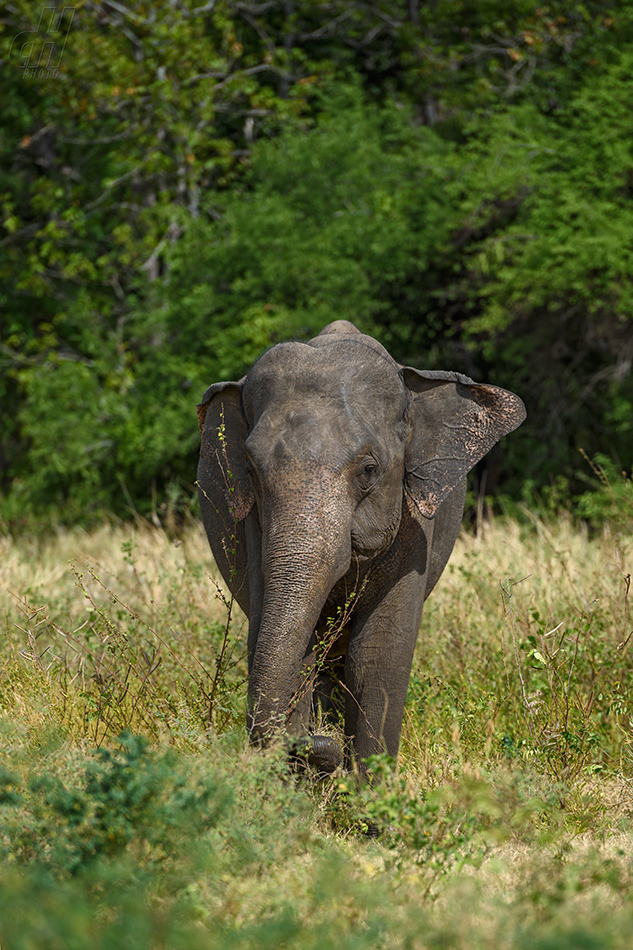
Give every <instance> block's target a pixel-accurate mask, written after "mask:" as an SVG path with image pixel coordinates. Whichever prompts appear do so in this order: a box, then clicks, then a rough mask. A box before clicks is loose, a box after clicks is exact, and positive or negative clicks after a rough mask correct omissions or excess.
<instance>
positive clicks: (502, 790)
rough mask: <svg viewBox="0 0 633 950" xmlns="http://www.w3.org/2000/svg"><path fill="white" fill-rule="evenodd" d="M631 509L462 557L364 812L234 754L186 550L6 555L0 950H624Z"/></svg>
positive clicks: (357, 793)
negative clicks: (616, 517) (604, 524)
mask: <svg viewBox="0 0 633 950" xmlns="http://www.w3.org/2000/svg"><path fill="white" fill-rule="evenodd" d="M631 488H633V486H631V485H629V489H628V494H627V496H626V497H627V499H628V505H624V506H621V507H620V512H621V514H625V516H626V519H627V520H626V522H625V523H624V524H623V528H624V530H623V531H622V533H620V531H618V529H617V528H616V527H615V526H611V527H609V528H608V530H605V531H604V532H603V533H602V534H600V535H597V536H596V537H594V538H592V539H590V538H588V537H587V532H586V531H585V530H581V529H579V528H576V527H573V525H572V523H571V521H570V520H569V519H568V520H565V519H559V520H558V521H557V522H555V521H543V520H540V519H538V518H535V519H534V521H533V524H532V526H531V527H528V525H526V524H524V525H523V526H521V527H519V525H518V524H517V523H516V522H514V521H508V522H501V521H493V522H492V523H488V524H486V526H485V528H484V530H483V533H481V532H480V534H479V535H478V536H477V537H475V536H473V535H467V534H464V535H463V536H462V537H460V539H459V541H458V544H457V548H456V551H455V554H454V557H453V559H452V561H451V564H450V566H449V568H448V570H447V572H446V574H445V576H444V577H443V578H442V580H441V581H440V584H439V585H438V588H437V590H436V591H434V593H433V596H432V598H431V599H430V600H429V602H428V604H427V610H426V616H425V619H424V622H423V629H422V633H421V637H420V642H419V647H418V653H417V656H416V659H415V662H414V668H413V676H412V680H411V686H410V690H409V696H408V700H407V707H406V715H405V725H404V734H403V744H402V751H401V757H400V770H399V771H394V769H393V768H392V766H391V764H390V763H389V762H388V761H387V760H386V759H383V758H380V757H379V758H377V759H375V760H374V762H373V771H374V776H375V777H374V783H373V785H372V786H369V787H365V788H362V789H360V790H359V789H356V787H355V785H354V782H353V779H352V778H351V777H350V776H345V775H342V774H340V775H335V776H333V777H331V778H329V779H327V780H325V781H322V780H319V779H318V778H317V777H315V776H313V775H311V774H310V773H308V774H303V775H296V774H293V773H291V772H290V771H289V769H288V763H287V760H286V757H285V754H284V750H283V749H282V748H280V749H277V750H271V751H270V752H269V753H268V754H264V753H262V752H254V751H249V750H248V749H247V739H246V731H245V728H244V706H245V696H244V694H245V659H244V651H245V628H244V624H243V618H241V616H240V615H239V611H237V612H236V613H235V616H234V623H233V624H231V625H230V626H229V627H228V628H227V627H226V624H225V620H226V608H225V606H224V604H223V603H222V600H221V598H220V599H214V597H213V588H212V584H211V583H210V581H209V577H208V572H209V553H208V547H207V544H206V540H205V538H204V537H203V532H202V530H201V529H200V527H199V526H189V527H188V528H187V530H185V531H184V533H183V535H182V538H181V540H179V541H173V540H170V539H169V537H168V536H167V535H166V534H165V533H164V532H163V531H162V530H157V529H149V528H148V527H147V526H145V527H138V528H132V527H127V528H126V527H118V528H113V527H101V528H100V529H99V530H98V531H95V532H93V533H92V534H89V533H86V532H79V531H74V532H72V533H71V532H67V533H63V532H61V533H58V535H57V536H56V538H55V539H54V540H52V539H49V540H47V541H45V542H41V541H40V542H36V541H35V540H34V539H32V538H31V539H27V538H26V537H23V538H21V539H20V540H19V541H18V542H17V543H16V542H13V541H11V540H9V539H8V538H5V539H3V540H0V617H1V618H2V619H1V620H0V624H1V628H0V642H1V644H2V646H1V647H0V737H1V740H2V741H1V742H0V943H1V944H2V946H3V947H5V946H6V947H8V948H11V950H33V948H38V950H39V948H40V947H51V948H57V947H59V948H60V950H61V948H63V950H70V948H77V950H84V948H85V947H87V946H90V947H91V948H103V950H110V948H111V950H118V948H120V947H121V946H125V947H127V948H129V950H150V948H151V950H161V948H165V950H178V948H183V950H185V948H190V947H199V948H207V947H208V948H214V950H215V948H221V950H224V948H226V950H228V948H239V950H242V948H243V950H251V948H252V950H255V948H257V950H259V948H271V950H272V948H277V947H287V948H289V950H290V948H292V950H294V948H297V950H299V948H300V950H305V948H306V947H308V948H311V947H314V948H316V947H319V948H321V947H325V948H339V947H342V946H345V947H352V948H356V950H365V948H367V950H370V948H371V950H380V948H384V950H391V948H402V950H405V948H408V950H427V948H428V950H430V948H438V950H439V948H448V947H450V948H454V950H472V948H475V950H478V948H482V950H484V948H488V947H491V946H494V947H500V948H507V950H523V948H525V950H527V948H529V950H549V948H552V947H556V948H557V950H558V948H561V950H578V948H586V950H594V948H601V950H620V948H621V950H628V947H630V945H631V941H632V940H633V887H632V884H633V877H632V863H631V851H632V847H633V806H632V799H631V774H632V772H631V728H630V723H631V716H632V715H633V692H632V686H631V683H632V682H633V653H632V652H631V637H632V636H633V632H632V624H631V609H630V593H629V586H630V565H631V559H632V558H633V546H632V543H631V539H632V537H633V533H632V528H633V493H632V492H631ZM69 557H71V558H72V564H71V565H70V566H69V561H68V559H69ZM9 591H13V595H11V594H10V593H9ZM368 823H371V824H372V825H373V826H374V828H378V829H380V831H381V837H380V838H379V839H375V838H373V839H372V838H368V837H367V836H366V835H365V834H364V833H363V832H364V830H365V829H367V827H368Z"/></svg>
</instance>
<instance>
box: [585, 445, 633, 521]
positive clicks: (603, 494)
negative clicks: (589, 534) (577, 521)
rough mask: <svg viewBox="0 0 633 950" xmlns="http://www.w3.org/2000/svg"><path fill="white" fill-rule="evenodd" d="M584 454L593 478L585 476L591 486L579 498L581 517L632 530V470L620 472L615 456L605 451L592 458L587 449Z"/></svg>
mask: <svg viewBox="0 0 633 950" xmlns="http://www.w3.org/2000/svg"><path fill="white" fill-rule="evenodd" d="M581 454H582V456H583V458H584V459H585V461H586V462H587V464H588V465H589V467H590V469H591V471H592V473H593V476H594V477H593V478H591V479H589V478H587V477H586V476H584V475H583V480H584V481H586V482H589V484H590V485H591V489H590V491H586V492H584V493H583V494H582V495H580V496H579V497H578V498H577V499H576V510H577V512H578V514H579V516H580V517H581V518H586V519H587V520H588V521H590V522H591V523H592V524H594V525H603V524H604V523H605V522H607V523H611V524H614V525H616V526H617V527H618V528H620V529H629V530H630V529H631V527H632V526H633V472H630V473H627V472H623V471H619V470H618V469H617V467H616V465H615V463H614V461H613V459H611V458H609V456H607V455H604V454H602V453H598V454H596V455H594V456H593V458H591V459H590V458H589V457H588V456H587V454H586V453H585V452H583V451H581Z"/></svg>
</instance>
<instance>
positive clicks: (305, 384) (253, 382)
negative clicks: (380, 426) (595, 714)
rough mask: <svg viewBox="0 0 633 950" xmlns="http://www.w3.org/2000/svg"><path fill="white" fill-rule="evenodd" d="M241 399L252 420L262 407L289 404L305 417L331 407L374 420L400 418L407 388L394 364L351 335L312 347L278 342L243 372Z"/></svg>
mask: <svg viewBox="0 0 633 950" xmlns="http://www.w3.org/2000/svg"><path fill="white" fill-rule="evenodd" d="M244 404H245V408H246V411H247V414H248V415H249V416H251V417H252V420H253V422H255V421H257V419H258V418H259V417H260V416H261V414H262V413H263V412H265V411H266V410H270V409H273V410H274V409H278V410H280V411H284V412H287V411H288V410H289V409H292V410H293V411H295V412H296V413H299V414H300V415H301V416H302V417H305V418H306V419H307V418H308V417H310V418H312V420H314V418H315V417H317V418H318V416H319V415H320V414H321V413H327V412H330V413H331V412H336V413H337V414H338V415H340V416H341V417H342V418H344V419H346V420H347V421H348V422H349V421H350V420H352V419H361V420H364V421H368V422H369V421H370V419H368V418H367V416H368V415H369V416H371V418H373V419H374V420H375V421H376V422H378V421H379V420H380V421H385V422H392V421H398V420H399V419H401V418H402V416H403V414H404V411H405V408H406V404H407V393H406V389H405V386H404V384H403V382H402V379H401V377H400V374H399V372H398V366H397V364H396V363H395V362H394V361H392V360H391V358H388V359H385V357H384V356H383V355H382V354H381V353H379V352H377V351H375V350H373V349H372V348H370V347H367V346H363V345H362V343H361V344H357V343H355V342H354V341H341V342H340V343H334V344H331V345H329V346H323V347H319V348H316V347H312V346H308V345H306V344H301V343H282V344H280V345H279V346H275V347H273V348H272V349H271V350H269V351H268V352H267V353H265V354H264V356H262V357H261V359H260V360H259V361H258V362H257V363H256V364H255V366H254V367H253V369H252V370H251V371H250V373H249V374H248V376H247V378H246V382H245V386H244Z"/></svg>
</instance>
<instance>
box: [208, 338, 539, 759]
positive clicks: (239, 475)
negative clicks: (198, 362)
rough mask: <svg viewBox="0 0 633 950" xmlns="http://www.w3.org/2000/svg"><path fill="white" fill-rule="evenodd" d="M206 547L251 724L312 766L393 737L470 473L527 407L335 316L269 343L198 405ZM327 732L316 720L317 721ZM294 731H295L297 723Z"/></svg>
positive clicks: (384, 747)
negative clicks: (229, 610)
mask: <svg viewBox="0 0 633 950" xmlns="http://www.w3.org/2000/svg"><path fill="white" fill-rule="evenodd" d="M197 411H198V420H199V425H200V430H201V433H202V444H201V449H200V460H199V465H198V482H197V484H198V490H199V499H200V508H201V513H202V519H203V523H204V527H205V530H206V533H207V536H208V539H209V543H210V545H211V550H212V552H213V556H214V559H215V561H216V563H217V565H218V567H219V569H220V572H221V573H222V575H223V577H224V580H225V582H226V583H227V585H228V586H229V588H230V589H231V590H232V591H233V594H234V596H235V599H236V600H237V602H238V604H239V605H240V607H241V608H242V610H243V611H244V613H245V614H246V615H247V616H248V619H249V625H248V647H247V649H248V670H249V674H248V693H247V725H248V730H249V734H250V739H251V742H252V743H253V744H255V745H257V746H265V745H267V744H269V743H270V741H271V740H272V739H273V738H274V737H276V736H280V735H282V734H286V735H288V737H289V738H288V740H287V741H288V742H289V743H290V745H291V746H292V743H293V742H294V743H295V746H294V747H295V748H300V749H301V750H303V753H304V754H305V755H306V757H307V758H308V761H310V762H311V763H312V764H313V765H315V766H316V767H317V769H319V770H320V771H322V772H330V771H333V770H334V769H335V768H336V767H337V766H338V765H339V764H341V763H342V761H343V752H342V749H341V745H340V744H339V743H338V742H336V741H335V740H334V739H332V738H329V737H328V736H327V735H318V734H315V728H318V725H317V726H316V727H315V717H316V720H317V721H323V719H325V720H327V719H328V718H332V717H334V718H338V720H339V721H340V719H341V717H342V718H343V720H344V732H345V737H346V739H345V741H344V743H343V746H344V747H345V749H346V752H345V765H346V767H347V768H349V769H352V770H355V771H357V772H358V773H359V774H360V775H361V776H363V775H364V774H365V768H366V767H365V760H366V759H367V757H369V756H371V755H374V754H378V753H380V752H383V751H386V752H387V753H388V754H389V755H390V756H392V757H393V758H394V759H395V758H396V756H397V753H398V747H399V743H400V733H401V729H402V720H403V715H404V705H405V699H406V695H407V688H408V683H409V677H410V674H411V666H412V662H413V653H414V648H415V644H416V639H417V634H418V630H419V627H420V621H421V616H422V607H423V604H424V601H425V600H426V598H427V597H428V596H429V594H430V593H431V591H432V590H433V588H434V587H435V585H436V584H437V581H438V579H439V577H440V575H441V574H442V571H443V570H444V567H445V566H446V563H447V561H448V559H449V557H450V554H451V551H452V549H453V546H454V544H455V540H456V538H457V535H458V532H459V530H460V526H461V521H462V516H463V511H464V502H465V497H466V475H467V473H468V471H469V470H470V469H471V468H472V467H473V466H474V465H475V464H476V463H477V462H478V461H479V460H480V459H481V458H483V456H484V455H485V454H486V453H487V452H488V451H489V450H490V448H491V447H492V446H493V445H494V444H495V443H496V442H497V441H498V440H499V439H501V438H502V436H504V435H506V434H507V433H509V432H511V431H512V430H513V429H515V428H516V427H517V426H519V425H520V424H521V422H522V421H523V420H524V418H525V414H526V413H525V407H524V405H523V402H522V401H521V399H520V398H519V397H518V396H516V395H514V393H511V392H508V391H507V390H504V389H500V388H498V387H496V386H491V385H488V384H481V383H476V382H473V380H472V379H470V378H468V377H467V376H463V375H461V374H460V373H456V372H444V371H437V370H432V371H425V370H418V369H414V368H412V367H410V366H402V365H400V364H398V363H397V362H396V361H395V360H394V359H393V358H392V357H391V356H390V354H389V353H388V352H387V350H386V349H385V348H384V347H383V346H382V344H380V343H379V342H378V341H377V340H375V339H374V338H373V337H370V336H368V335H365V334H363V333H362V332H361V331H360V330H359V329H358V328H357V327H356V326H355V325H354V324H353V323H350V322H348V321H346V320H336V321H335V322H333V323H330V324H329V325H328V326H326V327H325V328H324V329H323V330H322V331H321V332H320V333H319V334H318V335H317V336H316V337H314V339H312V340H310V341H308V342H307V343H299V342H286V343H279V344H277V345H275V346H273V347H271V348H270V349H269V350H267V351H266V352H265V353H264V354H263V355H262V356H261V357H260V358H259V359H258V360H257V362H256V363H255V364H254V365H253V367H252V368H251V369H250V370H249V372H247V373H246V375H245V376H244V377H243V378H242V379H240V380H239V381H237V382H219V383H214V384H213V385H212V386H210V387H209V389H207V391H206V392H205V394H204V396H203V398H202V401H201V403H200V404H199V405H198V407H197ZM326 732H327V730H326ZM292 737H294V739H293V738H292Z"/></svg>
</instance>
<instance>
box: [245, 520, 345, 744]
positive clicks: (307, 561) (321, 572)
mask: <svg viewBox="0 0 633 950" xmlns="http://www.w3.org/2000/svg"><path fill="white" fill-rule="evenodd" d="M302 523H303V524H304V523H305V517H303V518H295V519H292V523H291V525H290V529H289V530H286V529H285V526H284V525H280V526H279V527H278V528H277V530H271V526H270V524H269V525H266V526H265V527H264V530H263V537H262V566H263V573H264V598H263V604H262V613H261V619H260V622H259V630H258V632H257V640H256V647H255V652H254V656H253V658H252V667H251V672H250V677H249V689H248V708H249V729H250V734H251V740H252V741H253V742H254V743H257V744H260V743H262V744H263V743H265V742H266V740H267V739H269V738H271V737H272V736H273V735H274V734H276V733H278V732H280V731H283V730H286V729H288V728H289V727H290V728H292V719H293V715H292V714H293V711H294V710H295V709H296V707H297V706H298V704H299V702H300V700H301V698H302V696H304V695H305V693H306V692H307V691H308V690H309V689H310V684H309V683H307V682H302V673H303V675H304V676H308V677H309V675H310V674H309V670H306V669H305V668H304V663H305V659H306V656H307V654H308V652H309V646H310V641H311V640H312V637H313V634H314V631H315V628H316V626H317V623H318V620H319V616H320V614H321V611H322V609H323V606H324V604H325V601H326V598H327V596H328V594H329V593H330V591H331V589H332V587H333V586H334V584H335V583H336V582H337V580H339V578H340V577H342V576H343V575H344V574H345V573H346V571H347V569H348V567H349V564H350V560H351V542H350V539H349V534H348V536H347V538H342V537H341V535H340V534H337V533H335V532H333V531H332V529H331V527H330V533H329V534H328V535H326V534H325V532H323V531H321V532H319V534H318V537H319V542H318V543H317V544H315V542H314V536H313V535H312V541H311V543H310V544H309V545H308V543H307V539H306V533H303V536H302V537H297V533H298V530H297V529H298V526H299V527H301V525H302ZM286 524H287V522H286ZM307 535H308V536H310V534H309V533H307Z"/></svg>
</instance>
